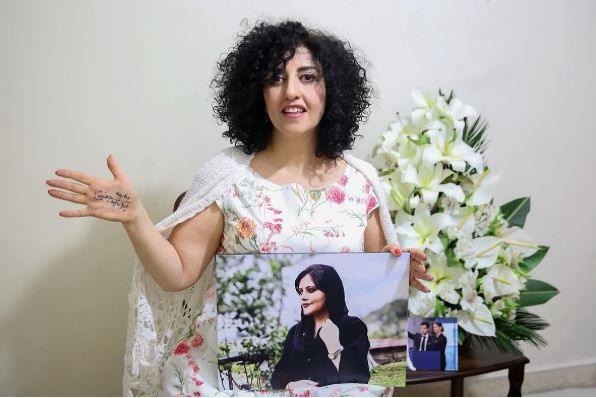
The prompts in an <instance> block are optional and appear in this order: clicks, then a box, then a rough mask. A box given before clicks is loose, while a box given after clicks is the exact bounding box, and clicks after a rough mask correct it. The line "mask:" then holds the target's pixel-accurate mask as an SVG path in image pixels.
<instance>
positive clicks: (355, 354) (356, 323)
mask: <svg viewBox="0 0 596 398" xmlns="http://www.w3.org/2000/svg"><path fill="white" fill-rule="evenodd" d="M342 332H343V335H342V346H343V347H344V349H343V350H342V352H341V354H340V355H341V359H340V362H339V374H338V377H339V380H338V383H365V384H366V383H368V381H369V380H370V371H369V369H368V350H369V349H370V341H369V340H368V329H367V327H366V324H365V323H364V322H362V321H361V320H360V319H358V318H354V319H353V320H352V321H351V322H347V324H346V325H344V326H343V327H342Z"/></svg>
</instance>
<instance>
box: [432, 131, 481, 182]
mask: <svg viewBox="0 0 596 398" xmlns="http://www.w3.org/2000/svg"><path fill="white" fill-rule="evenodd" d="M426 135H427V136H428V137H429V138H430V145H428V146H427V147H425V148H424V152H423V154H422V159H423V161H424V162H427V163H431V164H435V163H437V162H445V163H448V164H450V165H451V167H453V170H456V171H459V172H463V171H465V169H466V163H468V164H469V165H470V166H472V167H473V168H475V169H476V171H477V172H479V171H481V170H482V169H483V168H484V160H483V159H482V155H480V154H479V153H476V152H475V151H474V149H473V148H472V147H471V146H469V145H468V144H466V143H465V142H464V141H463V139H462V136H461V134H459V133H457V132H447V131H446V130H445V129H440V130H429V131H427V132H426Z"/></svg>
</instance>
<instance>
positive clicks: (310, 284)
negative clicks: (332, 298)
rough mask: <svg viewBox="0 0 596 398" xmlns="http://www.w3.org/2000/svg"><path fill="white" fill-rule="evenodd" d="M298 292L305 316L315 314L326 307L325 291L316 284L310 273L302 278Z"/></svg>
mask: <svg viewBox="0 0 596 398" xmlns="http://www.w3.org/2000/svg"><path fill="white" fill-rule="evenodd" d="M298 294H299V295H300V306H301V307H302V312H303V313H304V316H310V315H314V314H316V313H318V312H319V311H322V310H324V309H325V298H326V297H325V292H323V291H322V290H320V289H319V288H318V287H316V286H315V283H314V281H313V280H312V277H311V276H310V274H306V275H305V276H304V277H303V278H302V279H301V280H300V284H299V285H298Z"/></svg>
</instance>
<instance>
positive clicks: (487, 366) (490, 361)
mask: <svg viewBox="0 0 596 398" xmlns="http://www.w3.org/2000/svg"><path fill="white" fill-rule="evenodd" d="M529 362H530V360H529V359H528V358H526V357H525V356H523V355H521V354H513V353H503V352H501V351H499V349H498V348H496V347H491V348H489V349H487V348H484V347H478V346H474V347H473V348H471V349H466V350H465V352H462V350H461V347H460V351H459V370H458V371H457V372H455V371H445V372H438V371H409V370H408V371H407V372H406V385H413V384H423V383H433V382H435V381H444V380H451V396H452V397H463V395H464V378H465V377H468V376H476V375H481V374H485V373H490V372H496V371H497V370H502V369H508V370H509V393H508V394H507V396H509V397H521V387H522V383H523V382H524V367H525V365H526V364H527V363H529Z"/></svg>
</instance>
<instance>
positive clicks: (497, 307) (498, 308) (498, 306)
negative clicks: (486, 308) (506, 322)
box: [490, 299, 505, 318]
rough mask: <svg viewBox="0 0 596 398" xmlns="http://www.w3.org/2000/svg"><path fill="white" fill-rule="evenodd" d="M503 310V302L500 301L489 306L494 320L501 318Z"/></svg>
mask: <svg viewBox="0 0 596 398" xmlns="http://www.w3.org/2000/svg"><path fill="white" fill-rule="evenodd" d="M503 309H505V302H504V301H503V300H501V299H499V300H496V301H495V302H494V303H492V304H491V305H490V312H491V314H493V317H494V318H500V317H501V316H503Z"/></svg>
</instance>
